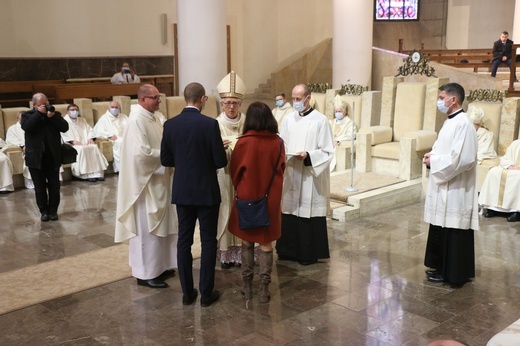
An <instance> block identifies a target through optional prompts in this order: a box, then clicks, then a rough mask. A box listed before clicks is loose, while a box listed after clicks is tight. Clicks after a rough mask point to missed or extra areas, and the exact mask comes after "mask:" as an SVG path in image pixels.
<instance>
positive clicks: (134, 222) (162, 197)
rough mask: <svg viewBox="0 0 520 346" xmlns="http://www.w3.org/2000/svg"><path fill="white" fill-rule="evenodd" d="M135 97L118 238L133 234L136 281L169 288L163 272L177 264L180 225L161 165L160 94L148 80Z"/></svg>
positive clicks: (126, 148) (123, 171)
mask: <svg viewBox="0 0 520 346" xmlns="http://www.w3.org/2000/svg"><path fill="white" fill-rule="evenodd" d="M137 97H138V102H139V104H138V105H137V106H136V107H134V108H133V109H132V111H131V112H130V117H129V120H128V124H127V126H126V136H124V137H123V143H122V145H121V173H119V181H118V186H117V214H116V231H115V241H116V242H123V241H125V240H128V239H130V244H129V245H130V247H129V264H130V266H131V267H132V275H133V276H134V277H135V278H136V279H137V284H138V285H141V286H147V287H151V288H166V287H168V284H167V283H166V282H164V279H163V278H164V274H165V273H171V272H172V271H169V269H171V268H174V267H176V266H177V258H176V254H177V253H176V249H175V247H176V243H177V225H176V223H175V212H174V210H173V208H172V206H171V204H170V186H171V179H170V172H169V170H167V169H165V168H164V167H163V166H161V158H160V150H161V138H162V133H163V127H162V125H161V123H160V121H159V119H158V118H157V117H156V116H155V115H154V112H155V111H156V110H158V109H159V104H160V103H161V98H160V95H159V90H157V88H156V87H154V86H153V85H150V84H145V85H143V86H141V87H140V88H139V90H138V91H137Z"/></svg>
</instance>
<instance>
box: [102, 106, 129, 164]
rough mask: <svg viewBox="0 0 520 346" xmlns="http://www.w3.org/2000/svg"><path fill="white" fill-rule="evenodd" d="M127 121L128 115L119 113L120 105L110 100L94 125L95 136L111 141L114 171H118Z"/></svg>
mask: <svg viewBox="0 0 520 346" xmlns="http://www.w3.org/2000/svg"><path fill="white" fill-rule="evenodd" d="M127 122H128V116H127V115H126V114H124V113H121V105H120V104H119V102H117V101H111V102H110V103H109V105H108V110H107V111H106V112H105V114H103V115H102V116H101V118H99V120H98V121H97V123H96V125H94V133H95V135H96V137H103V138H105V139H106V140H109V141H110V142H111V143H112V153H113V155H114V162H113V163H112V166H113V168H114V173H117V172H119V165H120V161H121V143H122V142H123V134H124V132H125V126H126V123H127Z"/></svg>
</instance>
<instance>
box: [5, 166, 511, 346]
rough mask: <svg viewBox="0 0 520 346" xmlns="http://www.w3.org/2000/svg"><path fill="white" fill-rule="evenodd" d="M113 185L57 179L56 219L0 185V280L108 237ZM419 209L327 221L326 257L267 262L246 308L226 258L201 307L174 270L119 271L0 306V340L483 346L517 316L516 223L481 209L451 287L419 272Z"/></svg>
mask: <svg viewBox="0 0 520 346" xmlns="http://www.w3.org/2000/svg"><path fill="white" fill-rule="evenodd" d="M116 186H117V176H113V175H112V176H108V177H107V179H106V181H105V182H97V183H87V182H80V181H72V182H65V183H64V184H63V188H62V195H63V198H62V203H61V207H60V220H59V221H56V222H46V223H41V222H40V221H39V219H38V213H37V211H36V205H35V202H34V196H33V192H32V191H30V190H25V189H19V190H17V191H15V192H14V193H9V194H2V195H0V220H1V221H0V280H1V279H2V274H5V273H7V272H9V271H11V270H15V269H19V268H23V267H27V266H32V265H35V264H38V263H43V262H46V261H55V260H57V259H61V258H66V257H68V256H73V255H76V254H82V253H86V252H89V251H94V250H97V249H101V248H105V247H108V246H113V242H112V235H113V229H114V218H115V207H116V198H115V191H116ZM422 208H423V203H422V202H420V203H417V204H413V205H410V206H408V207H404V208H397V209H393V210H390V211H387V212H383V213H380V214H378V215H373V216H370V217H365V218H360V219H356V220H352V221H348V222H345V223H342V222H338V221H334V220H328V226H329V243H330V248H331V258H330V260H327V261H322V262H321V263H318V264H315V265H311V266H301V265H299V264H297V263H293V262H286V261H278V262H277V263H276V265H275V268H274V270H273V282H272V284H271V288H270V290H271V295H272V300H271V302H270V303H269V304H260V303H259V302H258V301H257V300H256V299H255V300H254V301H253V304H252V305H249V306H246V304H245V302H244V301H243V298H242V295H241V294H240V286H241V285H240V283H241V276H240V269H239V268H237V267H235V268H232V269H230V270H221V269H220V267H217V273H216V288H217V289H218V290H219V291H220V292H221V294H222V296H221V299H220V300H219V301H218V302H217V303H215V304H214V305H212V306H210V307H207V308H202V307H201V306H200V305H199V302H198V301H197V303H196V304H194V305H191V306H183V305H182V303H181V299H182V292H181V288H180V284H179V280H178V278H177V277H173V278H170V279H168V281H167V282H168V283H169V285H170V287H169V288H168V289H164V290H154V289H150V288H145V287H142V286H137V285H136V282H135V279H132V278H127V279H124V280H119V281H116V282H113V283H109V284H106V285H103V286H100V287H96V288H93V289H88V290H85V291H81V292H78V293H75V294H72V295H67V296H63V297H57V298H56V299H53V300H50V301H46V302H43V303H40V304H37V305H33V306H29V307H26V308H23V309H20V310H17V311H14V312H11V313H7V314H4V315H0V345H191V344H194V345H231V344H236V345H427V344H428V343H429V342H431V341H433V340H437V339H455V340H458V341H460V342H463V343H465V344H467V345H485V344H486V342H487V341H488V340H489V339H490V338H491V337H492V336H493V335H494V334H496V333H498V332H499V331H501V330H502V329H504V328H505V327H507V326H508V325H510V324H511V323H513V322H514V321H516V320H517V319H518V318H519V317H520V223H508V222H507V221H506V220H505V219H504V218H500V217H499V218H493V219H484V218H482V219H481V230H480V231H478V232H476V233H475V238H476V239H475V248H476V257H477V260H476V261H477V274H476V278H475V279H474V280H473V281H472V282H470V283H467V284H466V285H464V286H463V287H462V288H453V287H450V286H449V285H445V284H434V283H430V282H428V281H426V280H425V275H424V269H425V268H424V266H423V265H422V260H423V255H424V248H425V241H426V237H427V229H428V226H427V225H426V224H425V223H424V222H423V221H422ZM88 265H89V264H88V263H85V267H86V268H88ZM198 265H199V262H198V261H195V267H196V269H195V271H196V272H197V273H196V274H195V277H198V269H197V267H198ZM77 275H81V272H76V273H73V275H71V276H70V280H71V281H74V276H77ZM29 282H30V281H29ZM257 282H258V278H257V277H256V278H255V286H256V284H257ZM35 284H37V283H35ZM1 285H2V284H0V298H2V293H1V287H2V286H1ZM255 294H256V287H255ZM255 298H256V297H255Z"/></svg>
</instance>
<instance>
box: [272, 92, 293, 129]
mask: <svg viewBox="0 0 520 346" xmlns="http://www.w3.org/2000/svg"><path fill="white" fill-rule="evenodd" d="M275 100H276V107H275V108H273V111H272V112H273V116H274V118H275V119H276V122H277V123H278V128H280V127H281V126H282V121H283V118H285V116H286V115H287V114H289V113H292V112H294V108H293V107H292V105H291V103H290V102H287V99H286V98H285V93H279V94H278V95H276V99H275Z"/></svg>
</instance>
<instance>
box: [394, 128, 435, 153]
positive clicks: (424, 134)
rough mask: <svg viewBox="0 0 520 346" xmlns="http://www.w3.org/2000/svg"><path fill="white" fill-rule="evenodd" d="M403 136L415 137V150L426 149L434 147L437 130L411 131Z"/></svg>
mask: <svg viewBox="0 0 520 346" xmlns="http://www.w3.org/2000/svg"><path fill="white" fill-rule="evenodd" d="M402 138H412V139H415V150H416V151H425V150H430V149H431V148H432V147H433V144H434V143H435V141H436V140H437V132H435V131H428V130H419V131H410V132H406V133H405V134H404V135H403V137H402Z"/></svg>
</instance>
